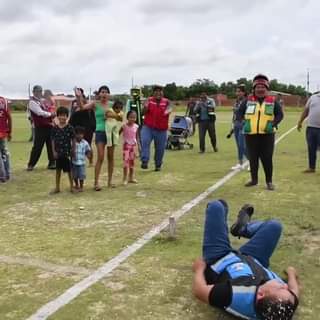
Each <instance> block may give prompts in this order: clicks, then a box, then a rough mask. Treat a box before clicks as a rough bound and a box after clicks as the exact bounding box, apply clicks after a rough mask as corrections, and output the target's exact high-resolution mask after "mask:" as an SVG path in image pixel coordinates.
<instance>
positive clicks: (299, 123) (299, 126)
mask: <svg viewBox="0 0 320 320" xmlns="http://www.w3.org/2000/svg"><path fill="white" fill-rule="evenodd" d="M301 128H302V122H300V121H299V122H298V125H297V129H298V131H299V132H300V131H301Z"/></svg>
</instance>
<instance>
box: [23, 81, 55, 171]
mask: <svg viewBox="0 0 320 320" xmlns="http://www.w3.org/2000/svg"><path fill="white" fill-rule="evenodd" d="M32 92H33V96H32V97H31V98H30V101H29V105H28V109H29V111H30V114H31V118H32V121H33V124H34V140H33V147H32V150H31V154H30V159H29V162H28V167H27V170H28V171H32V170H33V168H34V167H35V165H36V164H37V162H38V160H39V158H40V156H41V152H42V149H43V146H44V144H45V143H46V146H47V154H48V160H49V163H48V169H55V160H54V157H53V152H52V145H51V129H52V119H53V117H54V116H55V113H54V112H52V110H50V108H49V106H47V105H46V104H45V101H44V99H43V98H42V87H41V86H39V85H36V86H34V87H33V91H32Z"/></svg>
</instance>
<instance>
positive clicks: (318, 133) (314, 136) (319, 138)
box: [306, 127, 320, 169]
mask: <svg viewBox="0 0 320 320" xmlns="http://www.w3.org/2000/svg"><path fill="white" fill-rule="evenodd" d="M306 137H307V144H308V156H309V168H310V169H315V168H316V162H317V149H318V147H319V146H320V128H313V127H307V131H306Z"/></svg>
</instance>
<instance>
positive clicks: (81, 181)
mask: <svg viewBox="0 0 320 320" xmlns="http://www.w3.org/2000/svg"><path fill="white" fill-rule="evenodd" d="M79 181H80V188H79V192H82V191H83V180H79Z"/></svg>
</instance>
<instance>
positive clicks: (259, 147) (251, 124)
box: [239, 74, 283, 190]
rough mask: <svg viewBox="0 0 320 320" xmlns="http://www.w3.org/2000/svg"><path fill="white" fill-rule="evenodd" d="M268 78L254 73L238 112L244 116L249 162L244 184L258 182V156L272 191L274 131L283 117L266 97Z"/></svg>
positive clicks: (273, 100)
mask: <svg viewBox="0 0 320 320" xmlns="http://www.w3.org/2000/svg"><path fill="white" fill-rule="evenodd" d="M268 90H269V79H268V78H267V77H266V76H265V75H263V74H258V75H256V76H255V77H254V79H253V95H251V96H249V97H248V99H247V100H246V101H244V102H243V103H242V104H241V106H240V108H239V114H240V115H241V116H242V117H243V118H244V126H243V131H244V134H245V138H246V146H247V152H248V156H249V162H250V171H251V181H249V182H248V183H246V184H245V186H246V187H251V186H255V185H257V184H258V169H259V159H260V160H261V162H262V166H263V169H264V173H265V177H266V183H267V189H268V190H274V185H273V183H272V173H273V163H272V157H273V150H274V133H275V129H276V128H277V125H278V124H279V123H280V122H281V120H282V118H283V112H282V109H281V106H280V104H279V103H278V102H277V101H275V99H274V97H272V96H268Z"/></svg>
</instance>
